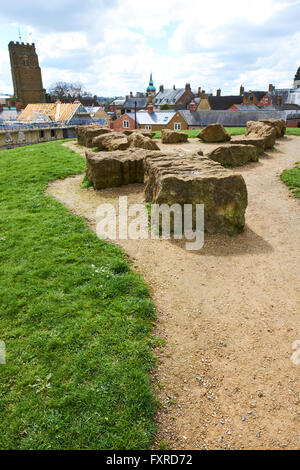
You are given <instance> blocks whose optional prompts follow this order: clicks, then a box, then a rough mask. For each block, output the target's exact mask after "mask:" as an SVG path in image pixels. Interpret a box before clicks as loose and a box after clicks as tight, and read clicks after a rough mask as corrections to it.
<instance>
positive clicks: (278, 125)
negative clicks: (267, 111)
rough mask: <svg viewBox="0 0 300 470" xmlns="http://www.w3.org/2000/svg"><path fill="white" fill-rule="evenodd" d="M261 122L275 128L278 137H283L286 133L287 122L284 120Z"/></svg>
mask: <svg viewBox="0 0 300 470" xmlns="http://www.w3.org/2000/svg"><path fill="white" fill-rule="evenodd" d="M260 122H263V123H264V124H267V125H268V126H272V127H274V129H275V130H276V137H283V136H284V135H285V133H286V122H285V120H284V119H261V120H260Z"/></svg>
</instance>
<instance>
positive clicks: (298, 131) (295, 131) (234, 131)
mask: <svg viewBox="0 0 300 470" xmlns="http://www.w3.org/2000/svg"><path fill="white" fill-rule="evenodd" d="M225 129H226V130H227V132H228V134H230V135H243V134H246V127H226V128H225ZM200 131H201V129H189V130H187V131H181V132H184V133H185V134H187V135H188V136H189V138H195V137H197V135H198V134H199V132H200ZM286 134H287V135H298V136H300V128H292V127H288V128H287V130H286ZM153 139H161V131H156V132H155V135H154V137H153Z"/></svg>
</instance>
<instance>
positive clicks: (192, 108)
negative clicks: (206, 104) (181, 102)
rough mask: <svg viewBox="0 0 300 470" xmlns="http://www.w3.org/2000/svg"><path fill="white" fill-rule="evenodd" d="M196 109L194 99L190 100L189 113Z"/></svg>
mask: <svg viewBox="0 0 300 470" xmlns="http://www.w3.org/2000/svg"><path fill="white" fill-rule="evenodd" d="M196 109H197V105H196V103H195V101H194V100H192V101H191V102H190V112H191V113H194V112H195V111H196Z"/></svg>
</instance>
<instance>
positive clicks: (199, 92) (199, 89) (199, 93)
mask: <svg viewBox="0 0 300 470" xmlns="http://www.w3.org/2000/svg"><path fill="white" fill-rule="evenodd" d="M198 96H201V86H199V87H198Z"/></svg>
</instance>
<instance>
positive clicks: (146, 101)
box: [0, 42, 300, 147]
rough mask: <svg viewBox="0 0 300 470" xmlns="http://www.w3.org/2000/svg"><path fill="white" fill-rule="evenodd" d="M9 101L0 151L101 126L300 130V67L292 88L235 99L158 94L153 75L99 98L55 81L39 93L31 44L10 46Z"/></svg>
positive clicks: (2, 103)
mask: <svg viewBox="0 0 300 470" xmlns="http://www.w3.org/2000/svg"><path fill="white" fill-rule="evenodd" d="M8 50H9V56H10V62H11V73H12V82H13V87H14V94H13V96H10V95H5V94H0V147H7V146H16V145H23V144H24V143H35V142H40V141H45V140H52V139H59V138H63V137H64V138H68V137H74V136H75V131H74V129H75V126H78V125H87V124H92V123H95V124H98V125H99V124H100V125H102V126H107V127H109V128H110V129H112V130H114V131H120V130H126V129H128V130H134V129H145V130H149V131H160V130H162V129H172V130H176V131H180V130H188V129H197V128H202V127H205V126H207V125H209V124H215V123H218V124H222V125H224V126H228V127H243V126H246V124H247V122H248V121H259V120H262V119H270V118H275V119H284V120H285V122H286V125H287V127H300V67H299V69H298V70H297V72H296V75H295V77H294V82H293V85H292V87H291V88H286V89H277V88H276V87H275V86H274V85H273V84H269V86H268V88H267V90H262V91H261V90H248V91H245V89H244V87H243V86H241V87H240V91H239V94H238V95H230V96H227V95H224V96H223V95H222V91H221V89H218V90H216V94H215V95H213V94H212V93H206V91H205V90H202V89H201V87H198V88H197V90H192V88H191V85H190V84H189V83H187V84H186V85H185V87H184V88H177V87H176V85H174V86H173V87H172V88H164V85H160V86H159V88H158V89H156V87H155V84H154V80H153V76H152V73H151V75H150V80H149V85H148V86H147V87H145V88H146V89H145V91H142V92H136V93H135V94H133V92H130V93H129V95H127V96H125V97H124V96H123V97H122V96H119V97H115V98H111V99H109V98H103V97H98V96H96V95H92V94H90V93H88V92H86V91H84V90H83V89H82V86H81V85H80V84H79V85H78V84H72V83H69V84H68V83H64V82H58V83H57V84H55V85H53V86H52V87H51V88H50V89H49V91H48V92H46V90H45V89H44V88H43V81H42V73H41V68H40V66H39V60H38V55H37V52H36V48H35V44H28V43H27V44H25V43H19V42H10V43H9V45H8Z"/></svg>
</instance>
